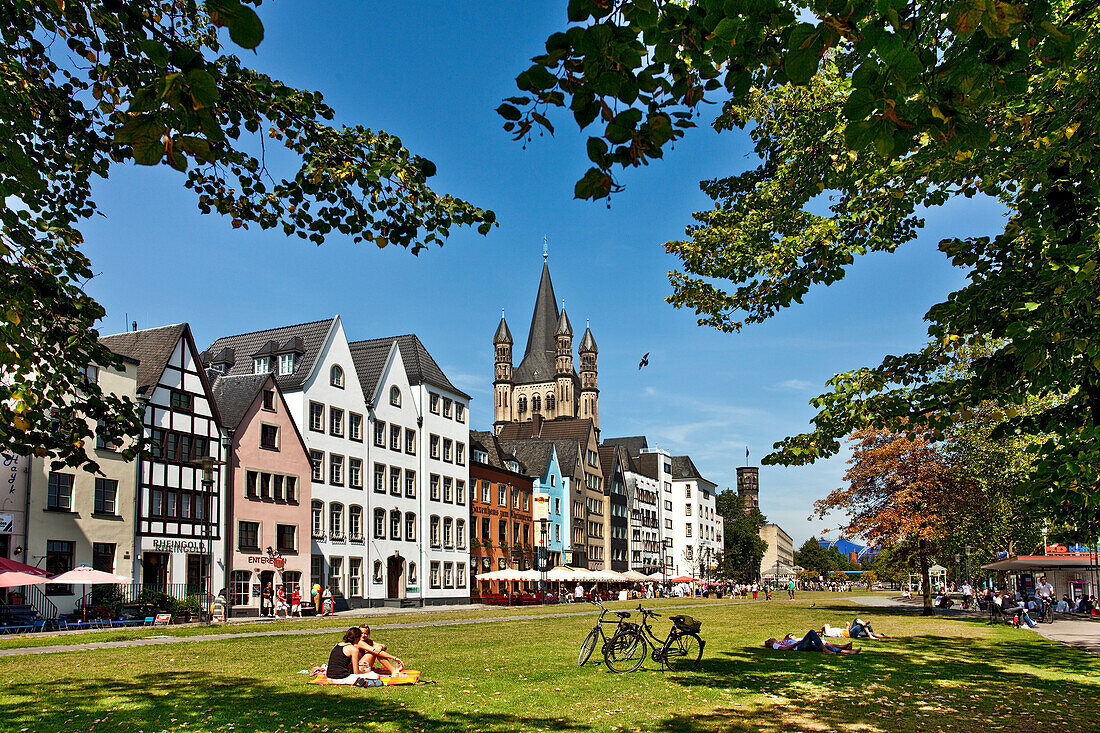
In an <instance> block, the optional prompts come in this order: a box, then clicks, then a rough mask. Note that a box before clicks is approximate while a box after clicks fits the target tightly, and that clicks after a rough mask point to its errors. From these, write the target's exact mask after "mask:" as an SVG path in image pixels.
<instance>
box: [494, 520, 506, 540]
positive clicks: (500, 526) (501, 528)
mask: <svg viewBox="0 0 1100 733" xmlns="http://www.w3.org/2000/svg"><path fill="white" fill-rule="evenodd" d="M497 541H498V542H499V543H500V544H501V545H504V544H506V543H507V542H508V522H506V521H505V520H503V519H500V520H497Z"/></svg>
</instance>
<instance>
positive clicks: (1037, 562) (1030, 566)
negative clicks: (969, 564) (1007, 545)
mask: <svg viewBox="0 0 1100 733" xmlns="http://www.w3.org/2000/svg"><path fill="white" fill-rule="evenodd" d="M1096 567H1097V565H1096V563H1095V562H1092V561H1091V560H1090V558H1089V557H1088V556H1084V557H1081V556H1077V557H1074V556H1071V555H1019V556H1017V557H1010V558H1008V559H1007V560H998V561H997V562H991V563H989V564H988V565H982V570H1084V569H1087V568H1096Z"/></svg>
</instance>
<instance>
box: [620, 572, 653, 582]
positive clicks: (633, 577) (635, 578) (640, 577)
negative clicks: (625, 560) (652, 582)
mask: <svg viewBox="0 0 1100 733" xmlns="http://www.w3.org/2000/svg"><path fill="white" fill-rule="evenodd" d="M622 576H623V578H624V579H625V580H629V581H631V582H633V583H642V582H645V581H647V580H649V579H650V577H649V576H648V575H646V574H644V573H639V572H638V571H637V570H627V571H626V572H625V573H623V574H622Z"/></svg>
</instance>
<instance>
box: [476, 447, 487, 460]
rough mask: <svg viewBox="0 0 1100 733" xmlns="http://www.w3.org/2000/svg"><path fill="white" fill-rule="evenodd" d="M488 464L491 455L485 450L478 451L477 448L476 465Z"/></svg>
mask: <svg viewBox="0 0 1100 733" xmlns="http://www.w3.org/2000/svg"><path fill="white" fill-rule="evenodd" d="M488 462H489V454H488V453H486V452H485V451H483V450H478V449H477V448H474V463H488Z"/></svg>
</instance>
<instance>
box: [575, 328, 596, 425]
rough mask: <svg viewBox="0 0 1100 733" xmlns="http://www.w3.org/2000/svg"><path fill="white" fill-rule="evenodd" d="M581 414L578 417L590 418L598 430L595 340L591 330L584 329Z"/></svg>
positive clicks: (581, 351) (581, 347)
mask: <svg viewBox="0 0 1100 733" xmlns="http://www.w3.org/2000/svg"><path fill="white" fill-rule="evenodd" d="M579 351H580V356H581V370H580V377H581V411H580V412H581V414H580V415H579V416H578V417H589V418H592V425H593V426H594V427H595V428H596V429H597V430H599V427H600V390H599V388H598V387H597V386H596V385H597V381H596V354H598V353H599V349H597V348H596V339H595V338H594V337H593V336H592V329H591V328H587V327H586V328H585V329H584V336H583V337H582V338H581V345H580V349H579Z"/></svg>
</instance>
